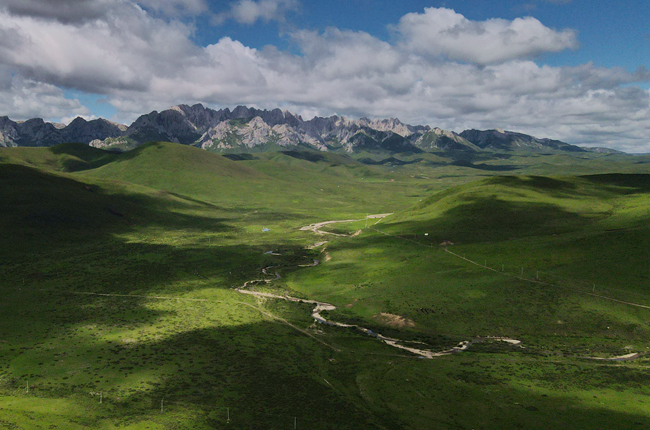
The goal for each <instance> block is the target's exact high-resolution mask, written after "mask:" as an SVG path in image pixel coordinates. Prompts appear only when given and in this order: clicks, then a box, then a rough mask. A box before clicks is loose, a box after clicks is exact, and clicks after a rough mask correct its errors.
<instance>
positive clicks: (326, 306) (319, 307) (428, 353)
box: [235, 214, 523, 359]
mask: <svg viewBox="0 0 650 430" xmlns="http://www.w3.org/2000/svg"><path fill="white" fill-rule="evenodd" d="M388 215H392V214H377V215H369V216H367V217H366V218H362V219H355V220H340V221H324V222H319V223H315V224H310V225H308V226H305V227H302V228H301V229H300V230H302V231H312V232H314V233H315V234H320V235H322V234H331V235H333V236H343V237H354V236H357V235H358V234H359V232H356V233H354V234H351V235H348V234H340V233H331V232H327V231H322V230H320V228H322V227H323V226H325V225H328V224H335V223H344V222H355V221H363V220H364V219H379V220H381V219H383V218H385V217H387V216H388ZM323 244H325V242H319V243H317V244H315V245H312V246H311V247H308V248H309V249H313V248H315V247H318V246H321V245H323ZM318 263H319V262H318V260H314V264H307V265H301V266H300V267H310V266H316V265H318ZM266 269H268V268H265V269H262V272H263V273H264V274H266V273H267V271H266ZM276 275H277V273H276ZM277 276H278V277H279V275H277ZM276 279H278V278H276ZM271 281H272V279H255V280H251V281H247V282H245V283H244V285H242V286H241V287H239V288H236V289H235V291H237V292H238V293H241V294H248V295H251V296H255V297H262V298H267V299H279V300H286V301H289V302H297V303H310V304H313V305H315V307H314V309H313V310H312V312H311V317H312V318H313V319H314V321H316V322H318V323H320V324H326V325H329V326H333V327H344V328H354V329H356V330H359V331H361V332H363V333H365V334H367V335H368V336H372V337H374V338H377V339H379V340H380V341H382V342H384V343H385V344H387V345H390V346H392V347H394V348H398V349H401V350H404V351H407V352H410V353H412V354H415V355H418V356H419V357H420V358H429V359H431V358H435V357H442V356H445V355H450V354H455V353H458V352H462V351H465V350H466V349H467V348H469V347H470V346H471V345H473V344H475V343H480V342H484V341H490V340H492V341H500V342H507V343H510V344H512V345H518V346H519V347H520V348H523V346H521V341H520V340H517V339H510V338H507V337H491V336H488V337H479V338H475V339H473V340H466V341H463V342H460V343H459V344H458V345H457V346H455V347H453V348H450V349H447V350H444V351H433V350H430V349H424V348H416V347H413V346H407V345H404V344H402V342H403V341H401V340H399V339H395V338H391V337H387V336H384V335H382V334H379V333H375V332H373V331H372V330H370V329H367V328H365V327H361V326H358V325H354V324H345V323H341V322H336V321H329V320H327V319H325V318H324V317H323V316H322V315H321V312H323V311H333V310H335V309H336V306H334V305H333V304H331V303H326V302H319V301H318V300H307V299H299V298H297V297H291V296H289V295H284V296H280V295H277V294H272V293H262V292H257V291H250V290H247V289H246V288H248V286H249V285H251V284H254V283H269V282H271ZM300 331H303V330H300ZM303 332H304V331H303ZM310 336H311V335H310ZM311 337H313V336H311ZM412 343H413V342H412ZM418 343H419V342H418ZM328 346H329V345H328Z"/></svg>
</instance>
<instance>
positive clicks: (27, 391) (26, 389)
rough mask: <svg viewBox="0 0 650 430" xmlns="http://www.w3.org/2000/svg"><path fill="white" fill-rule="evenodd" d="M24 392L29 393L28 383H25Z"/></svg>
mask: <svg viewBox="0 0 650 430" xmlns="http://www.w3.org/2000/svg"><path fill="white" fill-rule="evenodd" d="M25 392H26V393H29V381H27V388H25Z"/></svg>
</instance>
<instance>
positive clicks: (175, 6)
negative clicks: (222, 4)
mask: <svg viewBox="0 0 650 430" xmlns="http://www.w3.org/2000/svg"><path fill="white" fill-rule="evenodd" d="M137 3H138V4H139V5H141V6H143V7H145V8H147V9H149V10H153V11H156V12H160V13H162V14H163V15H165V16H169V17H178V16H187V15H189V16H192V15H199V14H201V13H204V12H207V11H208V10H209V9H210V8H209V5H208V3H207V1H206V0H137Z"/></svg>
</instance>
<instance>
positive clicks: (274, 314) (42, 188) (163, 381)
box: [0, 143, 650, 429]
mask: <svg viewBox="0 0 650 430" xmlns="http://www.w3.org/2000/svg"><path fill="white" fill-rule="evenodd" d="M0 157H2V160H3V161H2V164H0V180H1V181H2V184H3V186H2V187H0V201H2V202H3V204H2V205H0V215H1V216H2V218H3V223H2V224H1V225H2V227H0V228H2V230H1V231H0V233H1V234H0V244H1V245H2V249H3V250H4V252H3V253H2V256H1V257H0V279H1V281H0V292H1V293H2V297H3V300H2V301H0V315H2V317H1V318H0V333H2V336H1V338H0V357H2V359H1V360H0V427H6V428H23V429H31V428H34V429H36V428H55V427H58V428H71V429H77V428H79V429H81V428H100V429H117V428H127V429H140V428H142V429H144V428H152V429H170V428H197V429H208V428H210V429H212V428H240V429H255V428H264V429H276V428H277V429H282V428H293V427H292V426H293V423H294V419H297V424H298V428H312V429H346V428H349V429H358V428H364V429H373V428H376V429H402V428H406V429H437V428H440V429H448V428H494V429H497V428H498V429H508V428H513V429H514V428H540V429H542V428H585V429H593V428H603V429H605V428H607V429H609V428H636V427H639V428H643V427H644V426H648V424H650V416H649V414H648V409H647V402H648V401H650V399H649V397H648V394H649V393H648V389H647V387H648V384H647V382H648V379H649V378H650V374H649V373H648V371H647V365H648V356H647V355H645V354H644V355H642V357H641V359H639V360H637V361H634V362H618V363H607V362H596V361H591V360H586V359H584V358H581V357H585V356H604V357H606V356H613V355H620V354H624V353H627V352H642V353H643V352H644V351H645V350H646V349H647V347H646V341H647V339H648V335H650V333H649V332H648V326H647V322H648V312H650V310H648V309H643V308H635V307H631V306H628V305H624V304H621V303H617V302H612V301H608V300H603V299H600V298H598V297H594V296H589V295H587V294H585V293H589V292H591V291H593V284H596V289H595V291H596V292H597V293H602V295H607V296H611V297H615V298H618V299H621V300H627V301H633V302H637V303H644V304H647V305H650V300H649V299H650V296H649V295H648V293H649V292H648V291H647V287H646V286H647V279H648V275H649V272H648V266H647V244H648V243H650V241H649V240H648V239H649V236H648V228H647V227H646V226H647V225H648V222H647V221H648V217H649V215H650V214H649V209H648V207H649V206H650V205H648V198H649V196H648V193H649V192H650V187H649V184H648V177H647V176H645V175H599V176H581V177H576V176H555V177H552V178H549V177H539V176H511V177H504V176H494V175H496V174H497V173H499V171H498V170H485V169H483V170H481V169H477V168H475V167H462V166H460V167H459V166H450V165H440V166H438V167H436V166H434V165H427V164H426V162H424V163H423V162H418V163H414V164H411V165H404V166H394V167H391V166H383V167H382V166H366V165H362V164H360V163H358V162H357V161H355V160H353V159H351V158H350V157H347V156H344V155H337V154H318V153H315V154H312V153H302V152H300V151H294V152H289V153H264V154H255V155H254V157H252V159H246V160H242V161H233V160H230V159H227V158H225V157H222V156H220V155H217V154H211V153H208V152H205V151H200V150H198V149H196V148H190V147H184V146H180V145H174V144H160V143H152V144H148V145H144V146H142V147H140V148H138V149H137V150H135V151H132V152H128V153H123V154H113V153H106V152H104V151H98V150H94V149H92V148H86V147H82V146H78V145H67V146H61V147H53V148H50V149H44V148H17V149H9V150H3V151H2V152H0ZM424 157H425V158H426V157H429V156H428V155H426V154H424ZM536 157H538V156H537V155H535V156H533V155H530V156H526V157H524V156H517V157H511V158H504V159H502V160H501V161H502V162H503V163H512V164H516V163H514V161H522V162H524V161H525V163H527V164H526V167H525V168H522V170H526V169H528V170H534V169H537V168H538V167H536V163H538V162H539V159H538V158H536ZM551 157H555V158H554V161H558V160H561V156H551ZM617 160H618V161H616V162H612V163H611V165H612V169H618V168H619V167H620V170H621V171H630V172H632V171H634V170H635V169H643V166H642V165H640V167H639V166H636V165H632V164H630V163H629V162H626V161H624V160H623V159H620V160H619V159H617ZM425 161H426V160H425ZM438 161H440V160H438ZM471 161H472V163H473V164H474V166H476V165H481V164H494V165H497V166H498V165H500V164H499V161H498V160H496V161H495V160H483V159H476V160H471ZM525 163H522V164H525ZM571 163H573V165H574V168H575V169H576V170H581V171H585V173H589V172H590V171H591V170H592V169H596V167H597V166H602V163H604V161H603V159H600V158H597V157H592V158H590V159H587V160H583V161H582V162H579V161H576V159H575V157H574V158H572V159H571V160H568V161H567V162H566V165H565V166H564V167H562V166H561V167H558V168H557V169H566V170H569V169H570V168H571ZM617 163H619V164H617ZM626 163H627V164H626ZM501 165H505V164H501ZM539 169H540V170H543V168H542V167H540V168H539ZM553 169H555V168H553ZM549 170H551V169H550V168H549ZM554 171H555V170H554ZM486 172H487V173H486ZM501 173H503V171H501ZM564 173H566V171H565V172H564ZM484 175H488V176H490V177H488V178H484V179H482V180H479V181H478V182H476V181H475V180H476V179H480V178H482V177H483V176H484ZM493 176H494V177H493ZM452 184H464V185H460V186H458V187H455V188H449V186H450V185H452ZM385 212H395V214H394V215H392V216H390V217H388V218H386V219H385V220H383V221H381V222H379V223H378V224H376V225H375V224H374V223H375V222H376V220H371V222H369V223H368V224H369V225H368V227H366V222H365V220H364V221H359V222H355V223H350V224H333V225H330V226H328V227H326V229H327V230H329V231H334V232H340V233H350V232H354V231H356V230H359V229H361V230H363V231H362V233H361V234H360V235H359V236H356V237H351V238H339V237H333V236H326V237H324V238H320V237H316V236H315V235H314V234H313V233H311V232H301V231H299V230H298V228H299V227H301V226H303V225H307V224H309V223H312V222H315V221H324V220H333V219H360V218H363V217H364V216H365V215H366V214H368V213H385ZM263 227H267V228H269V229H270V231H268V232H262V228H263ZM373 228H374V229H373ZM375 229H376V230H375ZM377 230H379V231H377ZM381 232H383V233H387V234H388V235H386V234H383V233H381ZM424 233H428V235H427V236H425V235H424ZM323 239H327V240H329V242H328V243H327V244H325V245H323V246H322V247H320V248H316V249H314V250H308V249H305V247H306V246H307V245H309V244H313V243H314V242H317V241H320V240H323ZM445 240H450V241H453V242H454V243H455V245H453V246H449V247H448V248H449V250H451V251H453V252H455V253H457V254H460V255H463V254H464V255H466V256H467V258H469V259H471V260H474V261H477V262H479V263H480V264H487V266H489V267H491V268H495V269H497V271H496V272H495V271H490V270H486V269H485V268H483V267H480V266H477V265H474V264H471V263H469V262H467V261H465V260H463V259H460V258H458V257H455V256H454V255H452V254H449V253H446V252H444V247H441V246H439V244H440V242H442V241H445ZM267 251H274V253H275V254H280V255H271V254H267ZM321 251H322V252H321ZM313 259H319V260H320V261H321V264H320V265H318V266H315V267H299V265H302V264H309V263H311V262H312V261H313ZM502 264H503V265H505V266H502ZM268 266H275V267H272V268H271V269H270V270H269V273H274V272H275V271H277V272H278V273H280V274H281V278H280V279H278V280H274V281H273V282H271V283H269V284H264V285H257V286H255V287H254V288H258V289H264V290H268V291H275V292H289V293H290V294H292V295H294V296H299V297H304V298H311V299H322V300H326V301H328V302H330V303H334V304H336V305H338V306H339V309H337V310H335V311H332V312H330V313H329V314H328V317H329V318H332V319H334V320H338V321H350V322H354V323H358V324H360V325H362V326H364V327H368V328H372V329H373V330H376V331H378V332H380V333H382V334H385V335H390V336H395V337H398V338H401V339H405V340H414V341H422V342H426V343H428V344H429V345H430V346H431V347H432V348H436V349H441V350H442V349H446V348H449V347H451V346H453V345H455V344H456V343H457V342H459V341H462V340H468V339H471V338H473V337H476V336H497V335H498V336H512V337H516V338H519V339H521V340H523V345H524V346H525V348H524V349H522V348H518V347H513V346H509V345H507V344H502V343H499V342H484V343H479V344H475V345H473V346H472V347H470V349H469V350H468V351H466V352H463V353H461V354H457V355H452V356H447V357H442V358H440V359H435V360H420V359H417V358H415V357H413V356H411V355H408V354H406V353H402V352H400V351H398V350H396V349H393V348H390V347H388V346H386V345H384V344H382V343H380V342H378V341H377V340H375V339H373V338H371V337H368V336H365V335H363V334H360V333H358V332H356V331H354V330H346V329H340V328H334V327H327V326H322V325H315V324H314V323H313V321H312V319H311V318H310V316H309V313H310V309H311V307H310V306H309V305H307V304H298V303H289V302H284V301H279V300H258V299H255V298H253V297H250V296H246V295H243V294H239V293H237V292H236V291H234V290H233V288H232V287H233V286H241V285H242V284H243V283H244V282H245V281H248V280H251V279H260V278H262V277H263V275H262V273H261V269H262V268H264V267H268ZM502 267H503V268H504V271H503V272H501V268H502ZM521 267H524V278H527V279H533V280H537V279H536V278H537V272H538V271H539V273H540V280H541V281H544V282H547V284H538V283H535V282H531V281H530V280H526V279H518V278H517V277H515V275H520V274H521ZM548 284H552V285H548ZM382 312H384V313H392V314H397V315H402V316H404V317H406V318H408V319H410V320H413V321H414V322H415V327H412V328H409V327H394V326H390V325H387V323H386V320H385V319H382V318H380V317H378V315H379V314H380V313H382ZM279 318H281V319H279ZM283 320H285V321H287V322H289V323H291V324H292V325H293V326H294V327H296V328H298V329H301V330H304V331H306V332H307V333H309V334H310V335H312V336H313V337H310V336H308V335H307V334H305V333H304V332H301V331H299V330H297V329H296V328H294V327H292V326H289V325H288V324H286V323H284V322H283ZM28 382H29V385H30V390H29V392H26V384H27V383H28ZM99 392H101V393H102V400H103V401H102V403H101V404H100V403H99V397H98V393H99ZM161 400H163V402H164V413H160V402H161ZM226 408H229V410H230V414H231V419H232V421H231V423H230V424H226V422H225V421H226Z"/></svg>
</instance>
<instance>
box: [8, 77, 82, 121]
mask: <svg viewBox="0 0 650 430" xmlns="http://www.w3.org/2000/svg"><path fill="white" fill-rule="evenodd" d="M0 106H2V112H0V115H8V114H10V115H9V116H10V118H11V119H13V120H26V119H29V118H45V119H47V120H59V119H60V118H62V117H65V116H73V117H74V116H78V115H89V114H90V110H89V109H88V108H87V107H85V106H83V105H82V104H81V103H80V102H79V100H76V99H75V100H70V99H67V98H66V97H65V96H64V94H63V91H62V90H61V89H60V88H58V87H56V86H54V85H50V84H45V83H42V82H35V81H32V80H29V79H24V78H22V77H20V76H12V74H11V73H10V72H8V71H7V70H1V69H0Z"/></svg>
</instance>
